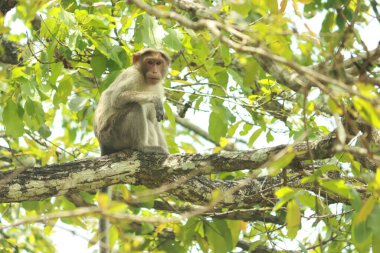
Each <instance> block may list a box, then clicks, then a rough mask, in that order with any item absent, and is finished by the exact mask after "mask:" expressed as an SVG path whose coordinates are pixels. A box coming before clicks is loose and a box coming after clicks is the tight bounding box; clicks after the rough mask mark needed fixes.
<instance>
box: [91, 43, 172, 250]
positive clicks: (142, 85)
mask: <svg viewBox="0 0 380 253" xmlns="http://www.w3.org/2000/svg"><path fill="white" fill-rule="evenodd" d="M132 63H133V65H132V66H130V67H128V68H127V69H125V70H124V71H122V72H121V73H120V75H119V76H118V77H116V79H115V80H114V81H113V82H112V83H111V85H110V86H109V87H108V88H107V89H106V90H105V91H104V92H103V93H102V94H101V96H100V100H99V103H98V106H97V108H96V110H95V116H94V132H95V136H96V138H97V139H98V141H99V144H100V154H101V156H105V155H110V154H113V153H116V152H119V151H122V150H125V149H133V150H138V151H142V152H148V153H161V154H169V151H168V148H167V144H166V141H165V138H164V136H163V133H162V129H161V127H160V125H159V122H160V121H162V120H163V117H164V108H163V104H162V99H163V98H164V89H163V86H162V83H163V82H164V78H165V77H166V75H167V72H168V68H169V66H170V63H171V59H170V57H169V55H168V54H167V53H166V52H164V51H162V50H157V49H153V48H146V49H143V50H140V51H139V52H137V53H135V54H133V57H132ZM101 191H102V192H105V193H108V190H107V188H104V189H102V190H101ZM108 194H109V193H108ZM107 227H108V226H107V222H106V220H105V219H104V218H100V220H99V234H100V252H101V253H106V252H107V251H108V250H107V246H108V238H107V237H108V236H107V230H108V229H107Z"/></svg>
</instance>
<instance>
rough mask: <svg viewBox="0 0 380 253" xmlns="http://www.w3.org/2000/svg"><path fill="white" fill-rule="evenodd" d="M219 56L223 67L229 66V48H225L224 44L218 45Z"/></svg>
mask: <svg viewBox="0 0 380 253" xmlns="http://www.w3.org/2000/svg"><path fill="white" fill-rule="evenodd" d="M219 50H220V54H221V56H222V59H223V61H224V66H228V65H230V64H231V53H230V48H229V47H227V46H226V45H225V44H223V43H222V44H221V45H220V49H219Z"/></svg>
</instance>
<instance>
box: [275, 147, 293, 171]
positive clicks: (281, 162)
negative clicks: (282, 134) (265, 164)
mask: <svg viewBox="0 0 380 253" xmlns="http://www.w3.org/2000/svg"><path fill="white" fill-rule="evenodd" d="M295 156H296V153H295V152H294V149H293V148H288V150H287V152H286V153H285V154H284V155H283V156H281V158H279V159H277V160H276V161H273V162H272V163H271V164H270V165H269V167H270V168H272V169H277V170H278V169H282V168H285V167H286V166H288V165H289V164H290V163H291V162H292V161H293V159H294V157H295Z"/></svg>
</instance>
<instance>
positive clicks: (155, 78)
mask: <svg viewBox="0 0 380 253" xmlns="http://www.w3.org/2000/svg"><path fill="white" fill-rule="evenodd" d="M142 69H143V75H144V77H145V81H146V83H147V84H149V85H155V84H158V83H159V82H161V81H162V79H163V78H164V77H165V75H166V73H167V70H168V64H167V62H166V60H165V59H164V58H163V57H162V56H161V54H159V53H156V54H150V55H147V56H146V57H144V58H143V62H142Z"/></svg>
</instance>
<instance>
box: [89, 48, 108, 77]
mask: <svg viewBox="0 0 380 253" xmlns="http://www.w3.org/2000/svg"><path fill="white" fill-rule="evenodd" d="M90 64H91V68H92V71H93V73H94V75H95V76H96V77H98V78H99V77H101V76H102V74H103V73H104V71H105V70H106V69H107V58H106V57H105V56H104V55H103V54H101V53H99V52H97V53H94V55H93V56H92V58H91V61H90Z"/></svg>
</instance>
